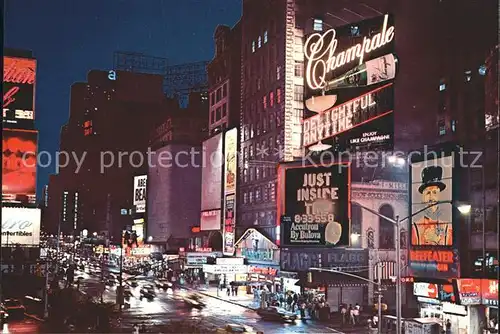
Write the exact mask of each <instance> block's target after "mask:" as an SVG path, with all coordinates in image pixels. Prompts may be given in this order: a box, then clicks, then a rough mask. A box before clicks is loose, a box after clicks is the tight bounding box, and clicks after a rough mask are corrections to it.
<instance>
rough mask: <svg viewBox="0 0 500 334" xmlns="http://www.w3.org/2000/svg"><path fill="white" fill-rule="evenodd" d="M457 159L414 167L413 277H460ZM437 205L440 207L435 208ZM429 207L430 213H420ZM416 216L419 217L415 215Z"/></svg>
mask: <svg viewBox="0 0 500 334" xmlns="http://www.w3.org/2000/svg"><path fill="white" fill-rule="evenodd" d="M454 163H455V162H454V156H453V155H448V156H440V157H437V156H435V157H433V158H431V159H425V160H423V161H415V160H414V161H412V163H411V166H410V167H411V175H410V177H411V192H410V195H411V208H410V211H411V213H412V214H414V216H413V217H412V219H411V220H410V226H409V229H410V231H411V237H410V256H409V266H410V270H411V272H412V273H413V276H417V277H418V276H420V277H435V278H454V277H459V275H460V271H459V263H460V261H459V256H458V249H457V248H458V237H457V234H458V229H457V228H456V227H455V226H454V225H455V224H454V217H453V216H454V215H453V206H452V204H451V201H452V200H453V198H454V192H455V189H454V187H453V170H454ZM436 202H447V203H440V204H436V205H434V206H431V205H432V204H433V203H436ZM428 206H431V207H429V208H428V209H426V210H424V211H422V212H420V213H417V212H418V211H419V210H422V209H424V208H426V207H428ZM415 213H416V214H415Z"/></svg>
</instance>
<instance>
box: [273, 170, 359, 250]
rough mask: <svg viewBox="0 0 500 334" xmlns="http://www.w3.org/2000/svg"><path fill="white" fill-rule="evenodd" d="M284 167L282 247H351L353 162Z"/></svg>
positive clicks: (281, 186) (282, 179)
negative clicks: (351, 169)
mask: <svg viewBox="0 0 500 334" xmlns="http://www.w3.org/2000/svg"><path fill="white" fill-rule="evenodd" d="M284 166H285V167H284V168H283V170H284V171H283V174H282V173H280V178H279V181H278V187H279V190H280V192H282V193H283V197H284V203H283V204H284V208H283V211H282V212H283V213H282V216H281V225H280V229H281V235H282V236H281V246H283V247H288V246H300V247H304V246H308V247H309V246H321V247H334V246H335V247H337V246H349V244H350V230H351V227H350V172H349V171H350V169H349V165H348V164H331V165H329V166H307V167H301V166H299V167H297V166H286V165H284Z"/></svg>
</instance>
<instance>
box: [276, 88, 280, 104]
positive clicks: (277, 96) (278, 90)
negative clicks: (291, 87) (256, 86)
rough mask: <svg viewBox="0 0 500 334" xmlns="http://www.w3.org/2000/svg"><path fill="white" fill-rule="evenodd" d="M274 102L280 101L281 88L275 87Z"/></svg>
mask: <svg viewBox="0 0 500 334" xmlns="http://www.w3.org/2000/svg"><path fill="white" fill-rule="evenodd" d="M276 103H277V104H280V103H281V88H278V89H276Z"/></svg>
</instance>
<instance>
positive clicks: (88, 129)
mask: <svg viewBox="0 0 500 334" xmlns="http://www.w3.org/2000/svg"><path fill="white" fill-rule="evenodd" d="M91 134H92V121H91V120H90V121H85V122H84V123H83V135H84V136H90V135H91Z"/></svg>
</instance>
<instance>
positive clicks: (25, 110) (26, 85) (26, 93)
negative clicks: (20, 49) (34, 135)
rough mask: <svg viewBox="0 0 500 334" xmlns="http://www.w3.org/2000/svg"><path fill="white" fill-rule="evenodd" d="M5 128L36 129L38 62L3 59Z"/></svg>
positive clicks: (33, 60)
mask: <svg viewBox="0 0 500 334" xmlns="http://www.w3.org/2000/svg"><path fill="white" fill-rule="evenodd" d="M3 62H4V63H3V126H4V127H6V128H22V129H34V123H35V122H34V121H35V81H36V60H35V59H29V58H14V57H3Z"/></svg>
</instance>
